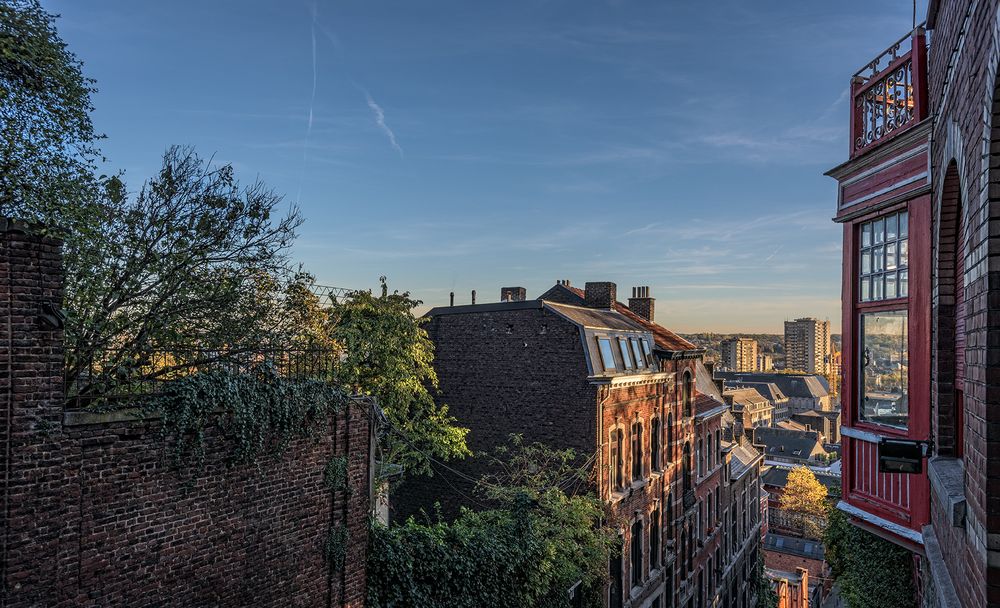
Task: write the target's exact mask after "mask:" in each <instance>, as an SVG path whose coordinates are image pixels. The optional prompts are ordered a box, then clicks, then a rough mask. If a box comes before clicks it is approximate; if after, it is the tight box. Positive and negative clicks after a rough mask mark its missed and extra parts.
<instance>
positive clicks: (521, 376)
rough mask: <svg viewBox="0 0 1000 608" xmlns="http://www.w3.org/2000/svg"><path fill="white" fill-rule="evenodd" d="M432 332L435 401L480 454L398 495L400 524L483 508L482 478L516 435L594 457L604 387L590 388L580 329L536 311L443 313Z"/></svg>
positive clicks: (394, 495)
mask: <svg viewBox="0 0 1000 608" xmlns="http://www.w3.org/2000/svg"><path fill="white" fill-rule="evenodd" d="M427 331H428V335H429V336H430V338H431V340H432V341H433V342H434V344H435V353H434V369H435V370H436V371H437V375H438V380H439V381H440V388H441V391H440V393H439V395H438V396H437V398H438V399H439V400H440V402H442V403H445V404H447V405H448V408H449V412H450V413H451V415H453V416H454V417H455V418H456V419H457V420H458V424H459V425H460V426H463V427H466V428H469V429H472V430H471V432H470V433H469V435H468V444H469V448H470V449H471V450H472V452H473V453H474V454H477V456H475V457H470V458H467V459H463V460H457V461H452V462H449V463H447V465H448V467H449V468H451V469H454V470H456V471H459V474H457V475H456V474H453V473H452V472H451V471H449V470H447V469H445V468H443V467H441V466H440V465H434V475H433V476H432V477H413V478H410V479H407V480H406V481H404V482H403V483H402V484H401V485H399V486H398V487H395V488H393V490H392V492H391V500H390V508H391V509H392V517H393V518H394V519H402V518H405V517H408V516H409V515H419V513H420V511H421V510H422V509H424V510H426V511H427V512H428V513H433V506H434V503H435V502H440V504H441V507H442V510H443V513H444V514H445V515H446V516H454V515H455V514H457V512H458V509H459V507H460V506H462V505H465V506H471V507H479V506H482V505H483V502H482V499H481V497H477V495H476V493H475V481H474V480H477V479H479V478H480V476H481V475H482V474H483V473H485V472H486V471H487V470H489V467H488V465H489V458H490V456H492V455H493V454H494V450H495V449H496V447H497V446H500V445H505V444H506V443H507V440H508V437H509V435H510V434H511V433H521V434H523V435H524V439H525V441H527V442H535V441H538V442H541V443H544V444H546V445H548V446H550V447H553V448H557V449H566V448H573V449H575V450H577V452H578V453H579V454H583V455H585V456H584V457H586V456H589V455H590V454H591V453H593V451H594V450H595V449H596V445H595V437H596V428H595V425H596V412H597V409H596V408H597V389H596V387H594V386H593V385H590V384H588V383H587V380H586V378H587V367H586V358H585V355H584V352H583V345H582V344H581V343H580V332H579V330H578V329H577V327H576V326H575V325H573V324H571V323H569V322H567V321H565V320H564V319H563V318H562V317H560V316H558V315H556V314H554V313H551V312H549V311H547V310H544V309H541V308H529V309H521V310H505V311H494V312H481V313H480V312H477V313H474V314H442V315H439V316H435V317H434V318H433V319H432V320H431V322H430V323H429V324H428V326H427ZM483 453H485V454H486V456H478V455H479V454H483ZM470 480H471V481H470Z"/></svg>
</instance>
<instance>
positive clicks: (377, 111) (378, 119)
mask: <svg viewBox="0 0 1000 608" xmlns="http://www.w3.org/2000/svg"><path fill="white" fill-rule="evenodd" d="M365 98H366V99H367V100H368V107H369V108H370V109H371V111H372V114H373V115H374V116H375V124H376V125H378V128H379V129H381V130H382V132H383V133H385V136H386V137H387V138H389V144H390V145H392V147H393V149H394V150H396V152H399V156H400V157H402V156H403V148H402V147H400V145H399V142H397V141H396V134H395V133H393V132H392V129H390V128H389V125H387V124H385V112H384V111H383V110H382V106H380V105H378V104H377V103H375V100H374V99H373V98H372V96H371V93H369V92H368V91H365Z"/></svg>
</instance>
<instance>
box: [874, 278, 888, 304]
mask: <svg viewBox="0 0 1000 608" xmlns="http://www.w3.org/2000/svg"><path fill="white" fill-rule="evenodd" d="M884 297H885V292H884V291H883V290H882V275H880V274H877V275H875V276H874V277H872V299H873V300H881V299H882V298H884Z"/></svg>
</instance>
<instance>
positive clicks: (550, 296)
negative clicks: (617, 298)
mask: <svg viewBox="0 0 1000 608" xmlns="http://www.w3.org/2000/svg"><path fill="white" fill-rule="evenodd" d="M538 299H539V300H547V301H551V302H560V303H563V304H572V305H576V306H583V303H584V292H583V290H582V289H580V288H579V287H572V286H569V285H555V286H554V287H552V288H551V289H549V290H548V291H546V292H545V293H543V294H542V295H541V296H539V297H538ZM615 310H616V311H618V312H620V313H621V314H623V315H625V316H626V317H629V318H630V319H632V320H633V321H635V322H636V323H639V324H640V325H642V326H643V327H644V328H645V329H646V331H649V332H650V333H652V334H653V339H654V340H655V341H656V346H658V347H659V348H661V349H663V350H667V351H696V350H701V349H700V348H698V347H697V346H695V345H694V344H692V343H690V342H688V341H687V340H685V339H684V338H682V337H680V336H678V335H677V334H675V333H674V332H672V331H670V330H669V329H667V328H666V327H663V326H662V325H660V324H658V323H653V322H652V321H647V320H646V319H644V318H643V317H641V316H639V315H637V314H635V313H634V312H632V311H631V310H630V309H629V307H628V306H626V305H625V304H622V303H621V302H615Z"/></svg>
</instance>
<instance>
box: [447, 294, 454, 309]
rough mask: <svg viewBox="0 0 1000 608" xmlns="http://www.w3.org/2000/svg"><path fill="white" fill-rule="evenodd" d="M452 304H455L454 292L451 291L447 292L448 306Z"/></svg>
mask: <svg viewBox="0 0 1000 608" xmlns="http://www.w3.org/2000/svg"><path fill="white" fill-rule="evenodd" d="M454 305H455V292H454V291H453V292H451V293H450V294H449V304H448V306H454Z"/></svg>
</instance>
